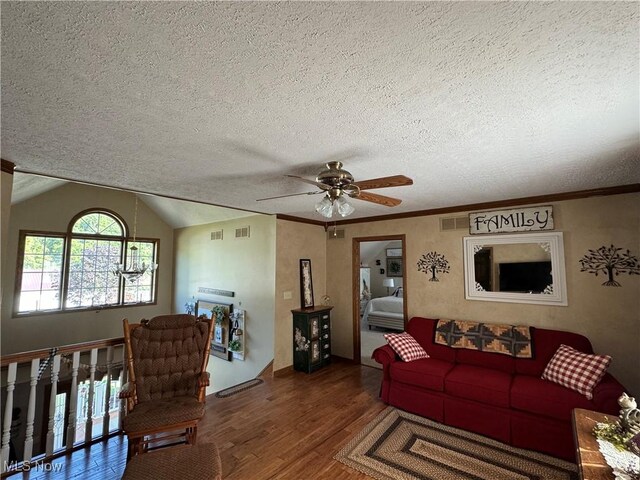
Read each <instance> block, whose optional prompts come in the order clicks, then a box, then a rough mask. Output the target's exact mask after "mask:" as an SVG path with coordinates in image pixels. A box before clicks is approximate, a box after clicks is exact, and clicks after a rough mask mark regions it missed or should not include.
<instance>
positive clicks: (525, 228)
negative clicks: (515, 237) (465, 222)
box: [469, 205, 553, 235]
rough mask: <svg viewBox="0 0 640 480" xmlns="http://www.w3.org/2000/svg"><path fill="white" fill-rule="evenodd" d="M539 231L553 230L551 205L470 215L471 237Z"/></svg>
mask: <svg viewBox="0 0 640 480" xmlns="http://www.w3.org/2000/svg"><path fill="white" fill-rule="evenodd" d="M538 230H553V207H551V206H550V205H547V206H543V207H528V208H515V209H509V210H493V211H491V212H478V213H470V214H469V233H470V234H471V235H479V234H483V233H507V232H530V231H538Z"/></svg>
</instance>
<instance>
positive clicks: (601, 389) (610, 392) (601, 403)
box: [592, 373, 625, 415]
mask: <svg viewBox="0 0 640 480" xmlns="http://www.w3.org/2000/svg"><path fill="white" fill-rule="evenodd" d="M624 391H625V388H624V387H623V386H622V384H621V383H620V382H618V380H616V379H615V378H614V377H613V376H612V375H611V374H609V373H606V374H605V376H604V377H602V380H601V381H600V383H599V384H598V385H596V387H595V388H594V389H593V399H592V402H593V403H594V404H595V405H596V407H597V408H598V411H599V412H602V413H608V414H610V415H618V413H620V406H619V405H618V398H619V397H620V395H622V393H623V392H624Z"/></svg>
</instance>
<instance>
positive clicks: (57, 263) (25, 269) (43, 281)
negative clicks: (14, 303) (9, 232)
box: [18, 235, 64, 312]
mask: <svg viewBox="0 0 640 480" xmlns="http://www.w3.org/2000/svg"><path fill="white" fill-rule="evenodd" d="M63 250H64V239H63V238H60V237H47V236H43V235H26V236H25V238H24V251H25V254H24V256H23V257H22V278H21V279H20V299H19V302H18V312H32V311H38V310H55V309H59V308H60V281H61V278H62V265H63V257H62V252H63Z"/></svg>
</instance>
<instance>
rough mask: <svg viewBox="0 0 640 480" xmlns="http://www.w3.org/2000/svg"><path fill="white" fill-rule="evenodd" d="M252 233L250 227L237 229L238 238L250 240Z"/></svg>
mask: <svg viewBox="0 0 640 480" xmlns="http://www.w3.org/2000/svg"><path fill="white" fill-rule="evenodd" d="M250 233H251V231H250V229H249V226H248V225H247V226H246V227H240V228H236V238H249V236H250Z"/></svg>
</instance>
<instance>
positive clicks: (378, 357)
mask: <svg viewBox="0 0 640 480" xmlns="http://www.w3.org/2000/svg"><path fill="white" fill-rule="evenodd" d="M371 358H372V359H373V360H375V361H376V362H378V363H381V364H382V366H383V367H385V368H386V367H388V366H389V365H391V364H392V363H393V362H395V361H396V360H397V357H396V352H394V351H393V348H391V347H390V346H389V345H383V346H381V347H378V348H376V349H375V350H374V351H373V353H372V354H371Z"/></svg>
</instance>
